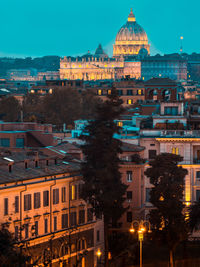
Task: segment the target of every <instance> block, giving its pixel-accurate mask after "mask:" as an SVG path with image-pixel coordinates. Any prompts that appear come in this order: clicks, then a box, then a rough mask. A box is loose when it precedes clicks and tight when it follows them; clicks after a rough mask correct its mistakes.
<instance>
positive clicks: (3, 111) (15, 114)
mask: <svg viewBox="0 0 200 267" xmlns="http://www.w3.org/2000/svg"><path fill="white" fill-rule="evenodd" d="M20 111H21V106H20V104H19V101H18V100H17V99H15V98H14V97H13V96H9V97H6V98H3V99H2V100H1V101H0V118H1V119H2V120H4V121H10V122H13V121H19V120H20Z"/></svg>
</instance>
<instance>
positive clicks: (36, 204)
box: [0, 152, 103, 267]
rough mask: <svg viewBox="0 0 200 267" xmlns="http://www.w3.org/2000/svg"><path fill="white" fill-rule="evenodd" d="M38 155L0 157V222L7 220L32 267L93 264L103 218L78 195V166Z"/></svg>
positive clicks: (98, 247)
mask: <svg viewBox="0 0 200 267" xmlns="http://www.w3.org/2000/svg"><path fill="white" fill-rule="evenodd" d="M39 157H40V158H39ZM39 157H38V155H36V156H35V157H34V156H31V152H27V154H25V155H24V154H23V153H22V154H20V153H18V154H16V153H10V154H9V155H7V157H3V156H2V157H1V158H0V161H1V168H0V173H1V179H0V191H1V195H0V205H1V207H2V208H1V210H0V223H9V225H10V226H9V230H10V231H11V232H13V233H14V236H15V238H16V242H18V243H19V245H22V246H23V250H24V252H25V254H26V255H28V256H31V262H30V264H31V266H33V265H34V266H36V265H37V266H61V267H62V266H63V267H64V266H78V263H79V266H82V267H86V266H88V267H94V266H97V256H96V252H97V250H99V249H100V250H101V251H102V252H103V221H102V220H101V219H96V218H95V217H94V216H93V214H92V210H91V207H90V206H88V205H87V203H85V202H84V201H83V200H82V199H81V198H80V192H81V185H82V183H83V182H82V181H81V177H80V174H79V172H78V171H77V170H78V169H77V167H75V165H74V164H71V163H67V162H66V161H62V160H61V159H58V158H55V157H47V156H45V157H44V156H42V155H40V153H39ZM33 263H34V264H33ZM32 264H33V265H32Z"/></svg>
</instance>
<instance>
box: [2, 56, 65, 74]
mask: <svg viewBox="0 0 200 267" xmlns="http://www.w3.org/2000/svg"><path fill="white" fill-rule="evenodd" d="M29 68H35V69H37V70H39V71H57V70H59V68H60V57H59V56H44V57H37V58H33V59H32V58H31V57H27V58H6V57H4V58H0V78H4V77H5V76H6V72H7V70H9V69H29Z"/></svg>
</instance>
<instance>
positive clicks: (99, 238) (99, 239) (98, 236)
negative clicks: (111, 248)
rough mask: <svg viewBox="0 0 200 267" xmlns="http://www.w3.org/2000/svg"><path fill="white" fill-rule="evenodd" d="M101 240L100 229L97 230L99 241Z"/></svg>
mask: <svg viewBox="0 0 200 267" xmlns="http://www.w3.org/2000/svg"><path fill="white" fill-rule="evenodd" d="M99 241H100V231H99V230H97V242H99Z"/></svg>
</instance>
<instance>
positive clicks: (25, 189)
mask: <svg viewBox="0 0 200 267" xmlns="http://www.w3.org/2000/svg"><path fill="white" fill-rule="evenodd" d="M25 191H27V185H25V188H24V190H22V191H20V241H21V240H22V193H24V192H25Z"/></svg>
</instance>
